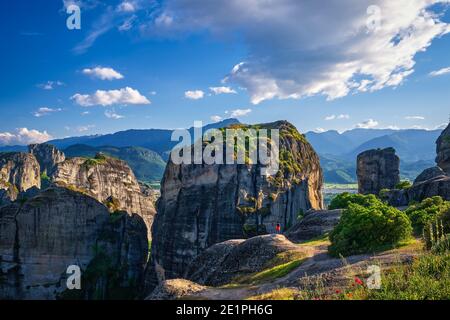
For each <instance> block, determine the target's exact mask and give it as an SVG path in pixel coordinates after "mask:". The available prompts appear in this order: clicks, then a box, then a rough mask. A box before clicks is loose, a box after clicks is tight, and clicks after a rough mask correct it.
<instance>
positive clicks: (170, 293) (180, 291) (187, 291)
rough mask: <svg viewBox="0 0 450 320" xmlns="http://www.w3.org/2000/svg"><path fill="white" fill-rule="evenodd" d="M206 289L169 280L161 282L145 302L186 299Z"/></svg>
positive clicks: (182, 280)
mask: <svg viewBox="0 0 450 320" xmlns="http://www.w3.org/2000/svg"><path fill="white" fill-rule="evenodd" d="M206 289H207V288H206V287H204V286H201V285H199V284H197V283H194V282H192V281H189V280H185V279H170V280H165V281H163V282H161V283H160V284H159V285H158V286H157V287H156V288H155V290H153V292H152V293H151V294H150V295H149V296H148V297H147V298H146V299H145V300H177V299H186V298H187V297H189V296H190V295H193V294H195V293H198V292H202V291H204V290H206Z"/></svg>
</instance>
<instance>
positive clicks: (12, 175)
mask: <svg viewBox="0 0 450 320" xmlns="http://www.w3.org/2000/svg"><path fill="white" fill-rule="evenodd" d="M33 187H37V188H40V187H41V178H40V167H39V163H38V162H37V160H36V158H35V157H34V156H33V155H31V154H28V153H20V152H11V153H2V154H0V205H1V203H4V202H7V201H9V200H12V201H14V200H16V199H17V197H18V195H19V193H20V192H25V191H27V190H28V189H31V188H33ZM2 190H3V191H2Z"/></svg>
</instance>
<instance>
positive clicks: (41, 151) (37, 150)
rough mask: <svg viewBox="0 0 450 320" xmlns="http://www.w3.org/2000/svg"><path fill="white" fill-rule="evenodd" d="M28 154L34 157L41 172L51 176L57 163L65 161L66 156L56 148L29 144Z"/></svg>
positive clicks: (44, 144) (48, 145)
mask: <svg viewBox="0 0 450 320" xmlns="http://www.w3.org/2000/svg"><path fill="white" fill-rule="evenodd" d="M28 152H29V153H31V154H32V155H34V156H35V157H36V159H37V161H38V162H39V165H40V166H41V172H42V173H46V174H47V175H48V176H50V175H52V174H53V172H54V171H55V168H56V165H57V164H58V163H61V162H63V161H64V160H66V156H65V155H64V153H63V152H62V151H60V150H58V149H57V148H56V147H54V146H52V145H50V144H46V143H43V144H31V145H29V146H28Z"/></svg>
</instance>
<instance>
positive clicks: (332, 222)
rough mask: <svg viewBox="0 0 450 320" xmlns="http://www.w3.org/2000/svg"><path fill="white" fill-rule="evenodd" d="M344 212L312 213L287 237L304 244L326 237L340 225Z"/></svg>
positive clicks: (324, 211) (296, 225) (289, 231)
mask: <svg viewBox="0 0 450 320" xmlns="http://www.w3.org/2000/svg"><path fill="white" fill-rule="evenodd" d="M342 211H343V210H321V211H310V212H308V213H307V214H306V215H305V216H304V217H303V218H302V219H301V220H300V221H299V222H298V223H296V224H295V225H294V226H293V227H292V228H290V229H289V230H288V232H286V237H287V238H288V239H289V240H291V241H293V242H302V241H306V240H311V239H314V238H318V237H322V236H325V235H326V234H328V233H329V232H331V231H332V230H333V229H334V227H335V226H336V225H337V224H338V223H339V220H340V219H341V215H342Z"/></svg>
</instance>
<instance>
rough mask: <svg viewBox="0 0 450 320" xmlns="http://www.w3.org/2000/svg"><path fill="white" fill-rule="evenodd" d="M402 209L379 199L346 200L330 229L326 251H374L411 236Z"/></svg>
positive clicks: (352, 252)
mask: <svg viewBox="0 0 450 320" xmlns="http://www.w3.org/2000/svg"><path fill="white" fill-rule="evenodd" d="M411 231H412V228H411V222H410V221H409V219H408V217H407V216H406V214H405V213H403V212H401V211H400V210H398V209H396V208H394V207H391V206H388V205H387V204H384V203H382V202H380V201H378V203H377V204H374V205H369V206H366V207H365V206H362V205H359V204H353V203H352V204H350V205H349V207H348V209H347V210H345V211H344V212H343V214H342V217H341V220H340V221H339V223H338V225H337V226H336V227H335V228H334V230H333V231H332V232H331V233H330V241H331V245H330V247H329V252H330V254H332V255H334V256H338V255H343V256H348V255H352V254H361V253H369V252H375V251H379V250H382V249H387V248H389V247H393V246H395V245H397V244H398V243H399V242H401V241H403V240H407V239H408V238H409V237H410V236H411Z"/></svg>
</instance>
